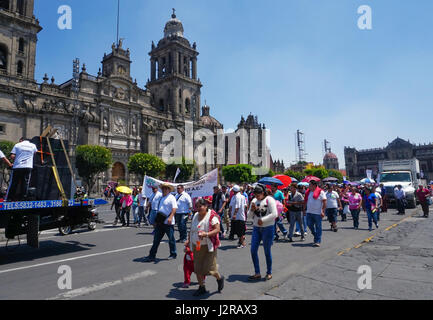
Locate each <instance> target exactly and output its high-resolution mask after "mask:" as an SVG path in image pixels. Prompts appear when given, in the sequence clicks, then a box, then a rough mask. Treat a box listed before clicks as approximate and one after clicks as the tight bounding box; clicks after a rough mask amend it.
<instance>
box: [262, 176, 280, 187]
mask: <svg viewBox="0 0 433 320" xmlns="http://www.w3.org/2000/svg"><path fill="white" fill-rule="evenodd" d="M259 183H260V184H264V185H266V186H270V185H273V184H275V185H277V186H282V185H283V183H282V182H281V181H280V180H278V179H276V178H272V177H264V178H262V179H260V180H259Z"/></svg>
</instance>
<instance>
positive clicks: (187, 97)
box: [146, 9, 202, 121]
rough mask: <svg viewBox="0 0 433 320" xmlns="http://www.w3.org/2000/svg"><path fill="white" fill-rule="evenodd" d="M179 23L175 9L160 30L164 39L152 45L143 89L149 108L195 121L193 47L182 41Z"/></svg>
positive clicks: (197, 86)
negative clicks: (149, 98)
mask: <svg viewBox="0 0 433 320" xmlns="http://www.w3.org/2000/svg"><path fill="white" fill-rule="evenodd" d="M183 33H184V29H183V25H182V22H181V21H180V20H178V19H177V17H176V12H175V9H173V14H172V16H171V19H170V20H169V21H168V22H167V23H166V25H165V28H164V38H162V39H161V40H160V41H159V42H158V45H157V46H155V44H154V43H153V42H152V49H151V51H150V53H149V55H150V80H149V81H148V83H147V85H146V87H147V88H148V89H149V91H150V92H151V95H152V104H153V106H154V107H155V108H157V109H158V110H159V111H161V112H167V113H172V114H173V115H175V116H180V117H184V118H188V119H191V120H195V121H198V120H199V118H200V94H201V92H200V89H201V87H202V84H201V82H200V79H198V78H197V56H198V55H199V53H198V51H197V45H196V44H195V42H194V44H193V45H191V44H190V42H189V41H188V40H187V39H186V38H185V37H184V34H183Z"/></svg>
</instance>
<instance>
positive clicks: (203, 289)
mask: <svg viewBox="0 0 433 320" xmlns="http://www.w3.org/2000/svg"><path fill="white" fill-rule="evenodd" d="M207 293H209V291H206V287H205V286H201V287H199V288H198V290H197V291H196V292H194V294H193V296H194V297H199V296H202V295H204V294H207Z"/></svg>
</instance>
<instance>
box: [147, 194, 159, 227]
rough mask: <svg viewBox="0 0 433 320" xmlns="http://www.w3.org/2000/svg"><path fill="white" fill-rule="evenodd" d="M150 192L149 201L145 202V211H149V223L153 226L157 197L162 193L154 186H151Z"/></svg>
mask: <svg viewBox="0 0 433 320" xmlns="http://www.w3.org/2000/svg"><path fill="white" fill-rule="evenodd" d="M152 192H153V193H152V195H151V196H150V197H149V202H148V203H147V211H149V219H148V220H149V223H150V224H151V225H153V226H154V225H155V218H156V214H157V210H158V203H159V199H160V198H161V197H162V193H161V192H160V191H159V190H158V187H156V186H152Z"/></svg>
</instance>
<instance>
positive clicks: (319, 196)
mask: <svg viewBox="0 0 433 320" xmlns="http://www.w3.org/2000/svg"><path fill="white" fill-rule="evenodd" d="M325 209H326V195H325V192H324V191H323V190H322V189H320V188H319V187H318V186H317V182H316V181H314V180H312V181H311V182H310V186H309V189H308V190H307V191H306V192H305V200H304V214H306V215H307V225H308V228H310V230H311V233H312V234H313V236H314V243H313V247H320V244H321V242H322V218H324V217H325Z"/></svg>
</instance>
